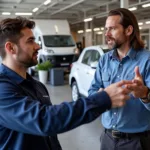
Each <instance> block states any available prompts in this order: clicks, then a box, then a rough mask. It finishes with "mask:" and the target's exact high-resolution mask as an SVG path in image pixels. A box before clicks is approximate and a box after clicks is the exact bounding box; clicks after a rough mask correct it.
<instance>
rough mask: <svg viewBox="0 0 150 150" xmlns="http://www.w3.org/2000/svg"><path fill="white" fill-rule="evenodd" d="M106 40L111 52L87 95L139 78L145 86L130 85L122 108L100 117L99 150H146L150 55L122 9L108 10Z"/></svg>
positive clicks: (149, 146) (148, 146)
mask: <svg viewBox="0 0 150 150" xmlns="http://www.w3.org/2000/svg"><path fill="white" fill-rule="evenodd" d="M105 36H106V42H107V44H108V47H109V49H110V52H108V53H106V54H105V55H103V56H102V57H101V58H100V60H99V64H98V67H97V69H96V73H95V76H94V80H93V81H92V84H91V87H90V89H89V95H92V94H93V93H96V92H97V91H99V90H102V89H105V88H106V87H107V86H109V85H110V84H112V83H115V82H118V81H120V80H123V79H124V80H132V79H136V78H138V75H139V74H141V76H142V78H143V81H144V82H143V84H140V85H138V86H137V85H136V83H135V82H133V83H134V84H135V85H136V88H135V89H132V90H133V91H132V93H131V94H130V100H129V101H128V102H127V104H126V105H125V106H124V107H122V108H114V109H111V110H109V111H107V112H105V113H103V114H102V124H103V126H104V128H105V130H104V133H103V134H102V136H101V150H133V149H134V150H149V149H150V142H149V141H150V133H149V132H150V96H149V100H146V101H145V99H148V98H147V96H148V95H149V89H148V88H149V87H150V52H149V51H147V50H145V49H144V43H143V41H142V40H141V38H140V31H139V27H138V23H137V20H136V18H135V16H134V15H133V13H132V12H130V11H129V10H128V9H125V8H118V9H115V10H111V11H110V12H109V14H108V17H107V20H106V24H105ZM137 66H138V67H139V68H138V67H137ZM139 72H140V73H139ZM134 90H135V91H134ZM137 91H138V92H137ZM135 92H136V94H137V93H138V96H135ZM137 97H138V98H137ZM142 148H143V149H142Z"/></svg>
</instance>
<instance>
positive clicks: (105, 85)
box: [102, 72, 110, 88]
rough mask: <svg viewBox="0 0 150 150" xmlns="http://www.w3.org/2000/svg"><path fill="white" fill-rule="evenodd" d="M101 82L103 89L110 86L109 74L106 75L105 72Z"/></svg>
mask: <svg viewBox="0 0 150 150" xmlns="http://www.w3.org/2000/svg"><path fill="white" fill-rule="evenodd" d="M102 82H103V86H104V88H105V87H107V86H109V84H110V74H109V73H107V72H103V73H102Z"/></svg>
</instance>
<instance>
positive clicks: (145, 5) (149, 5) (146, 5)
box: [142, 3, 150, 8]
mask: <svg viewBox="0 0 150 150" xmlns="http://www.w3.org/2000/svg"><path fill="white" fill-rule="evenodd" d="M142 7H143V8H146V7H150V3H148V4H144V5H142Z"/></svg>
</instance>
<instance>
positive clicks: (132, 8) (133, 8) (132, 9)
mask: <svg viewBox="0 0 150 150" xmlns="http://www.w3.org/2000/svg"><path fill="white" fill-rule="evenodd" d="M129 10H130V11H134V10H137V7H131V8H129Z"/></svg>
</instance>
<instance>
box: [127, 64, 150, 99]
mask: <svg viewBox="0 0 150 150" xmlns="http://www.w3.org/2000/svg"><path fill="white" fill-rule="evenodd" d="M134 72H135V77H134V79H133V80H132V83H133V84H130V85H128V86H127V87H128V88H129V89H130V90H132V94H133V96H134V97H136V98H144V97H146V96H147V92H148V88H147V87H146V86H145V85H144V82H143V78H142V76H141V74H140V71H139V67H138V66H136V67H135V69H134Z"/></svg>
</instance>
